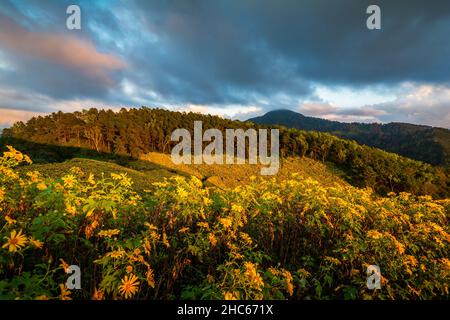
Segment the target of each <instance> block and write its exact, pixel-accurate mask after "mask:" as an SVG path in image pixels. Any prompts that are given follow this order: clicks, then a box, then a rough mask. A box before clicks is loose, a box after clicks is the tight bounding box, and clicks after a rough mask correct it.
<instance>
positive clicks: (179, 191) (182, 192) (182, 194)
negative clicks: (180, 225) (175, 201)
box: [177, 187, 189, 200]
mask: <svg viewBox="0 0 450 320" xmlns="http://www.w3.org/2000/svg"><path fill="white" fill-rule="evenodd" d="M177 194H178V197H180V199H181V200H183V199H185V198H187V197H188V195H189V193H188V192H187V191H186V190H184V188H182V187H177Z"/></svg>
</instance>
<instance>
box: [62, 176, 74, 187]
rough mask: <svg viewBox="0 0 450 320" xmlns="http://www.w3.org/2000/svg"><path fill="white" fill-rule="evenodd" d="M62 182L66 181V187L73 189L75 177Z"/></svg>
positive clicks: (65, 178)
mask: <svg viewBox="0 0 450 320" xmlns="http://www.w3.org/2000/svg"><path fill="white" fill-rule="evenodd" d="M62 180H63V181H64V186H65V187H67V188H71V187H73V184H74V183H75V177H74V176H73V175H71V174H69V175H67V176H65V177H64V178H62Z"/></svg>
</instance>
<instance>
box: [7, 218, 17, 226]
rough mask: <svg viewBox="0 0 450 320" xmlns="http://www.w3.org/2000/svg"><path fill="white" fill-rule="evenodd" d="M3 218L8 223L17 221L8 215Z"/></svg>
mask: <svg viewBox="0 0 450 320" xmlns="http://www.w3.org/2000/svg"><path fill="white" fill-rule="evenodd" d="M5 220H6V222H7V223H8V225H12V224H15V223H16V222H17V220H15V219H13V218H11V217H9V216H5Z"/></svg>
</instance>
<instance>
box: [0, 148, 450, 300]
mask: <svg viewBox="0 0 450 320" xmlns="http://www.w3.org/2000/svg"><path fill="white" fill-rule="evenodd" d="M30 162H31V161H30V159H29V158H28V157H27V156H24V155H23V154H21V153H20V152H17V151H16V150H14V149H13V148H11V147H9V148H8V151H6V152H5V153H4V154H3V156H2V157H0V227H1V228H0V239H1V243H0V244H1V246H0V299H62V300H68V299H131V298H134V299H179V298H183V299H194V298H196V299H448V298H449V297H450V295H449V283H450V260H449V259H448V257H449V256H450V246H449V243H450V234H449V233H450V224H449V219H450V200H448V199H446V200H433V199H432V198H431V197H429V196H414V195H412V194H409V193H400V194H389V195H388V197H379V196H377V195H376V194H374V193H373V192H372V191H371V190H369V189H358V188H355V187H352V186H349V185H341V184H336V185H335V186H333V187H324V186H322V185H321V184H320V183H319V182H317V181H315V180H314V179H311V178H306V177H302V176H299V175H297V174H294V175H292V176H291V177H290V178H289V179H287V180H283V181H281V182H280V181H276V179H266V180H258V179H257V178H251V180H252V181H251V182H250V183H249V184H248V185H243V186H238V187H236V188H234V189H225V190H221V189H220V188H207V187H205V186H204V185H203V184H202V182H201V181H200V180H199V179H197V178H195V177H191V178H185V177H181V176H174V177H171V178H169V179H168V180H165V181H162V182H158V183H156V184H155V185H154V186H155V189H154V190H153V191H151V192H142V193H140V194H137V193H136V192H134V191H133V189H132V185H133V181H132V180H131V179H130V178H129V177H128V176H127V175H126V174H122V173H111V174H109V175H106V174H105V175H102V174H101V173H100V172H99V173H97V174H95V175H93V174H88V173H86V172H84V171H83V170H81V169H80V168H76V167H75V168H72V169H70V170H69V171H68V172H67V173H66V174H65V175H64V176H62V177H61V178H45V177H44V176H43V175H42V174H40V173H39V172H37V171H35V170H32V171H27V170H26V169H25V168H27V166H23V167H21V168H20V172H18V171H17V168H18V165H19V164H26V163H30ZM75 162H76V161H75ZM89 165H91V166H96V165H97V163H95V162H94V163H91V162H89ZM41 168H45V167H41ZM33 169H35V168H33ZM112 169H114V170H115V169H116V168H115V167H114V166H112ZM71 264H75V265H78V266H80V267H81V268H82V272H83V273H82V277H81V281H82V285H81V289H80V290H74V291H69V290H68V289H67V287H66V286H65V284H64V283H65V281H66V279H67V275H66V273H65V270H66V269H67V268H68V267H69V265H71ZM369 265H378V266H379V267H380V269H381V275H382V278H381V285H382V290H368V289H367V287H366V277H367V275H366V270H367V267H368V266H369Z"/></svg>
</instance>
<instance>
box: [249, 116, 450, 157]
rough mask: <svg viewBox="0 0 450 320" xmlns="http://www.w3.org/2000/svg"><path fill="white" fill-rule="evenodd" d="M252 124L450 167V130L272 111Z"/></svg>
mask: <svg viewBox="0 0 450 320" xmlns="http://www.w3.org/2000/svg"><path fill="white" fill-rule="evenodd" d="M248 121H251V122H253V123H256V124H265V125H282V126H285V127H288V128H296V129H301V130H313V131H320V132H328V133H331V134H333V135H336V136H338V137H341V138H345V139H353V140H355V141H357V142H358V143H361V144H365V145H368V146H372V147H376V148H380V149H383V150H386V151H389V152H394V153H398V154H400V155H403V156H405V157H408V158H411V159H416V160H420V161H424V162H427V163H430V164H433V165H449V164H450V130H448V129H444V128H434V127H430V126H421V125H413V124H408V123H388V124H378V123H371V124H367V123H344V122H338V121H330V120H326V119H320V118H315V117H307V116H304V115H302V114H300V113H297V112H294V111H291V110H275V111H270V112H267V113H266V114H264V115H263V116H260V117H255V118H251V119H248Z"/></svg>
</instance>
